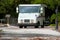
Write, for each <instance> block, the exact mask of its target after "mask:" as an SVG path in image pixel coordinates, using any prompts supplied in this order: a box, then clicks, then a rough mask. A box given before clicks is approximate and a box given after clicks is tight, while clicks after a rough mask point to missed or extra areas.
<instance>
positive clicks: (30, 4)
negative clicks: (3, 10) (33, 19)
mask: <svg viewBox="0 0 60 40" xmlns="http://www.w3.org/2000/svg"><path fill="white" fill-rule="evenodd" d="M19 6H41V4H19Z"/></svg>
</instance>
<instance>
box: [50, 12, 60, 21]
mask: <svg viewBox="0 0 60 40" xmlns="http://www.w3.org/2000/svg"><path fill="white" fill-rule="evenodd" d="M57 17H58V22H60V12H58V13H57ZM55 19H56V14H53V15H52V16H51V19H50V21H51V22H53V20H55Z"/></svg>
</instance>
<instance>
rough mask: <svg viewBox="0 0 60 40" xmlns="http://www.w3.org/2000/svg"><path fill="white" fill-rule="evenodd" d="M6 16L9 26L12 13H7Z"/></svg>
mask: <svg viewBox="0 0 60 40" xmlns="http://www.w3.org/2000/svg"><path fill="white" fill-rule="evenodd" d="M5 17H6V18H7V26H9V18H10V14H6V16H5Z"/></svg>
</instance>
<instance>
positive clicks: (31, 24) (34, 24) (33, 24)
mask: <svg viewBox="0 0 60 40" xmlns="http://www.w3.org/2000/svg"><path fill="white" fill-rule="evenodd" d="M18 25H19V26H36V25H37V24H36V23H29V24H28V23H27V24H25V23H21V24H20V23H19V24H18Z"/></svg>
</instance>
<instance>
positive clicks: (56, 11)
mask: <svg viewBox="0 0 60 40" xmlns="http://www.w3.org/2000/svg"><path fill="white" fill-rule="evenodd" d="M55 13H56V20H55V23H56V30H58V6H57V7H56V10H55Z"/></svg>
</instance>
